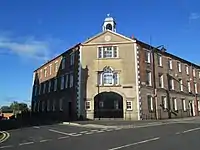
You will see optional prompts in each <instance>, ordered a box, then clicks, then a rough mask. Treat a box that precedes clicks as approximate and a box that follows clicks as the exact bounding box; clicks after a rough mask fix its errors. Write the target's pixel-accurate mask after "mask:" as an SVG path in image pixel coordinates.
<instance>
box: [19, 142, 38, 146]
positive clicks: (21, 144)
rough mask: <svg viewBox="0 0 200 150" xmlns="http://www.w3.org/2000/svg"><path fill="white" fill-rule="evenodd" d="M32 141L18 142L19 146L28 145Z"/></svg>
mask: <svg viewBox="0 0 200 150" xmlns="http://www.w3.org/2000/svg"><path fill="white" fill-rule="evenodd" d="M33 143H34V142H26V143H20V144H19V146H23V145H29V144H33Z"/></svg>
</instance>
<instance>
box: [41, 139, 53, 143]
mask: <svg viewBox="0 0 200 150" xmlns="http://www.w3.org/2000/svg"><path fill="white" fill-rule="evenodd" d="M48 141H51V139H46V140H41V141H40V143H43V142H48Z"/></svg>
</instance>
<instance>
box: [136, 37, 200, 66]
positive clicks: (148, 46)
mask: <svg viewBox="0 0 200 150" xmlns="http://www.w3.org/2000/svg"><path fill="white" fill-rule="evenodd" d="M136 42H137V43H138V44H140V45H142V46H143V47H144V48H146V49H155V50H156V51H157V52H160V53H163V54H164V55H167V56H169V57H172V58H174V59H177V60H179V61H182V62H185V63H187V64H190V65H191V66H194V67H196V68H198V69H200V66H199V65H197V64H195V63H192V62H190V61H187V60H185V59H183V58H181V57H178V56H176V55H173V54H171V53H168V52H166V51H165V52H162V51H161V50H159V49H157V48H156V47H153V46H152V45H149V44H147V43H144V42H142V41H139V40H136Z"/></svg>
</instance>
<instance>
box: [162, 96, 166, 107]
mask: <svg viewBox="0 0 200 150" xmlns="http://www.w3.org/2000/svg"><path fill="white" fill-rule="evenodd" d="M161 100H162V106H163V109H164V110H166V109H167V97H166V96H161Z"/></svg>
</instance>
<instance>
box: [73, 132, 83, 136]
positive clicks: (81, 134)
mask: <svg viewBox="0 0 200 150" xmlns="http://www.w3.org/2000/svg"><path fill="white" fill-rule="evenodd" d="M86 134H87V133H86ZM81 135H82V134H73V135H71V136H81Z"/></svg>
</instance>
